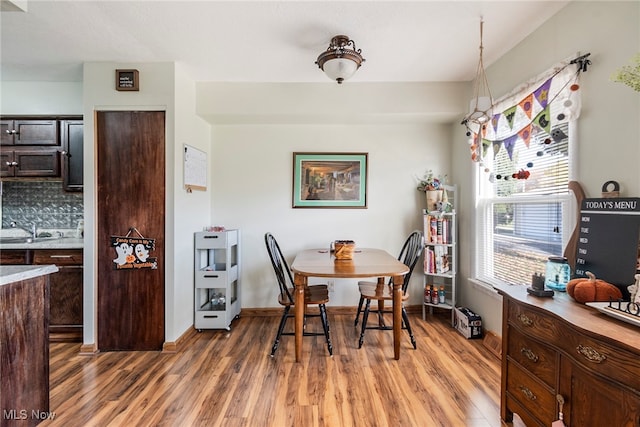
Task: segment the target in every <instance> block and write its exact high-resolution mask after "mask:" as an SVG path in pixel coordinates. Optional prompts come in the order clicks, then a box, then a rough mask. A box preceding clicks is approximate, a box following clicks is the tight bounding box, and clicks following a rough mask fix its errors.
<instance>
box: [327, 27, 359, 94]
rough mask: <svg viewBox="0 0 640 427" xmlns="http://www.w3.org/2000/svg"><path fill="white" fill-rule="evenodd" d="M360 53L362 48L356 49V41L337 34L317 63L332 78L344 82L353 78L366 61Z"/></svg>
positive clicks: (339, 82) (340, 82)
mask: <svg viewBox="0 0 640 427" xmlns="http://www.w3.org/2000/svg"><path fill="white" fill-rule="evenodd" d="M349 46H351V47H353V49H351V48H350V47H349ZM360 53H361V50H360V49H357V50H356V44H355V42H354V41H353V40H351V39H349V37H348V36H342V35H340V36H335V37H333V38H332V39H331V43H330V44H329V47H328V48H327V50H326V51H324V52H322V53H321V54H320V55H319V56H318V59H317V60H316V64H318V67H319V68H320V69H321V70H322V71H324V72H325V74H326V75H327V76H328V77H329V78H330V79H331V80H335V81H336V82H338V84H342V82H343V81H345V80H347V79H349V78H351V77H352V76H353V75H354V74H355V72H356V71H357V70H358V68H360V65H362V63H363V62H364V61H365V59H364V58H363V57H362V55H361V54H360Z"/></svg>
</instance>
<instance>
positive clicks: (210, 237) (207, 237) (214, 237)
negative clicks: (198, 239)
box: [204, 235, 218, 239]
mask: <svg viewBox="0 0 640 427" xmlns="http://www.w3.org/2000/svg"><path fill="white" fill-rule="evenodd" d="M204 238H205V239H217V238H218V236H216V235H213V236H204Z"/></svg>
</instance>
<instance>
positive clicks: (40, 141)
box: [0, 119, 59, 146]
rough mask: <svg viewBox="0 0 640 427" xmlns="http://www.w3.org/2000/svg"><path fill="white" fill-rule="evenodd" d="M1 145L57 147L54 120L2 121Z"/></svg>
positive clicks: (56, 130) (56, 122)
mask: <svg viewBox="0 0 640 427" xmlns="http://www.w3.org/2000/svg"><path fill="white" fill-rule="evenodd" d="M0 131H1V132H2V138H1V139H0V144H1V145H14V146H25V145H49V146H51V145H59V139H58V121H57V120H56V119H46V120H45V119H42V120H36V119H2V120H0Z"/></svg>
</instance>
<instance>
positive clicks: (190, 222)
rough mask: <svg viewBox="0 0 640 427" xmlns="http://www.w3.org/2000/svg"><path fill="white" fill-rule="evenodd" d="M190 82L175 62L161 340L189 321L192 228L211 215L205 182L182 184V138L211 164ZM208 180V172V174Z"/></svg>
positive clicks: (174, 334)
mask: <svg viewBox="0 0 640 427" xmlns="http://www.w3.org/2000/svg"><path fill="white" fill-rule="evenodd" d="M195 106H196V85H195V82H194V81H193V80H191V79H190V78H189V76H188V75H187V74H186V73H185V71H184V69H183V68H182V67H181V66H180V65H179V64H177V65H176V69H175V134H174V135H173V138H172V139H173V141H174V142H175V144H173V147H171V148H170V147H167V183H168V185H170V188H169V187H167V218H166V220H167V234H166V241H165V244H166V256H167V259H171V260H173V264H172V265H167V270H166V280H167V283H166V285H167V286H166V287H165V292H166V294H165V305H166V318H165V321H166V325H165V332H166V334H165V339H166V341H175V340H176V339H178V338H179V337H180V336H181V335H182V334H183V333H184V332H185V331H186V330H188V329H189V328H190V327H191V326H193V307H194V291H193V283H194V282H193V280H194V279H193V276H194V271H193V269H194V260H193V257H194V244H193V233H194V232H196V231H202V227H203V226H204V225H207V224H209V223H210V220H211V194H212V190H211V185H209V186H208V187H207V190H206V191H194V192H192V193H188V192H187V191H186V190H185V188H184V167H183V165H184V155H183V148H184V145H185V144H188V145H190V146H192V147H196V148H198V149H199V150H202V151H204V152H206V153H208V156H207V160H208V162H209V170H211V162H212V155H211V126H210V125H209V123H206V122H205V121H204V120H203V119H201V118H200V117H198V116H196V114H195ZM209 182H211V178H209Z"/></svg>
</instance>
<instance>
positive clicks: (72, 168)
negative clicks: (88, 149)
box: [0, 116, 83, 191]
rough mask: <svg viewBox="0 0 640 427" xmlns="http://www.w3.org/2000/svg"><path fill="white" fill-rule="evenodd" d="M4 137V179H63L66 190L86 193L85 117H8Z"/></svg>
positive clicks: (1, 128) (0, 161) (0, 170)
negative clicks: (83, 188) (83, 177)
mask: <svg viewBox="0 0 640 427" xmlns="http://www.w3.org/2000/svg"><path fill="white" fill-rule="evenodd" d="M0 136H1V142H0V177H4V178H38V177H46V178H60V177H61V178H62V180H63V187H64V189H65V190H66V191H82V174H83V164H82V163H83V160H82V156H83V122H82V117H79V116H60V117H37V116H32V117H6V116H5V117H3V118H2V119H0Z"/></svg>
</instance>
